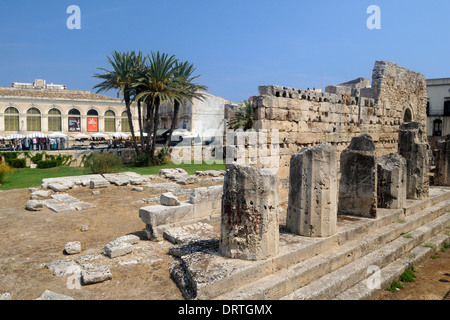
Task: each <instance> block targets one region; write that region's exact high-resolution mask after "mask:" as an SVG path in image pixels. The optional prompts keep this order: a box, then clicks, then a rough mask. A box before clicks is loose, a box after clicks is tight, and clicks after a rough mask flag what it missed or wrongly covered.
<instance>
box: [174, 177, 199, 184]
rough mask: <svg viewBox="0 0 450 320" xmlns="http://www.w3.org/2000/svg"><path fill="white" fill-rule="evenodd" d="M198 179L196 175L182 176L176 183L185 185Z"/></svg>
mask: <svg viewBox="0 0 450 320" xmlns="http://www.w3.org/2000/svg"><path fill="white" fill-rule="evenodd" d="M198 181H199V179H198V178H197V177H196V176H183V177H182V178H180V179H178V180H177V183H178V184H181V185H187V184H193V183H196V182H198Z"/></svg>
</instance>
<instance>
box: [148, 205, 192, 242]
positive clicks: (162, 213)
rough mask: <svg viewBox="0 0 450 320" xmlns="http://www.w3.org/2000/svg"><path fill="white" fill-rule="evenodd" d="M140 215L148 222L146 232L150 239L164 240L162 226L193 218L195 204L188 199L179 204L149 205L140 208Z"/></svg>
mask: <svg viewBox="0 0 450 320" xmlns="http://www.w3.org/2000/svg"><path fill="white" fill-rule="evenodd" d="M139 217H140V218H141V220H142V221H143V222H144V223H145V224H146V229H145V232H146V233H147V237H148V239H149V240H163V232H164V231H161V230H160V228H159V227H160V226H163V225H169V224H173V223H176V222H179V221H183V220H189V219H193V217H194V215H193V205H192V204H191V203H189V202H187V201H185V202H180V205H179V206H163V205H156V206H148V207H143V208H140V209H139Z"/></svg>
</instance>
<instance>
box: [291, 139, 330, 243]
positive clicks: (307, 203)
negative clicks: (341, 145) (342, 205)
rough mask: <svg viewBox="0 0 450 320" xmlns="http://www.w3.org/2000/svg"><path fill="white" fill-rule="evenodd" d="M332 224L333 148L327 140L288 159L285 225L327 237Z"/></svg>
mask: <svg viewBox="0 0 450 320" xmlns="http://www.w3.org/2000/svg"><path fill="white" fill-rule="evenodd" d="M336 223H337V155H336V149H335V148H334V147H333V146H332V145H330V144H328V143H323V144H320V145H318V146H316V147H309V148H305V149H302V150H301V151H300V152H298V153H296V154H294V155H293V156H292V158H291V162H290V175H289V201H288V210H287V218H286V227H287V229H288V230H289V231H291V232H293V233H295V234H298V235H301V236H307V237H329V236H332V235H334V234H335V233H336Z"/></svg>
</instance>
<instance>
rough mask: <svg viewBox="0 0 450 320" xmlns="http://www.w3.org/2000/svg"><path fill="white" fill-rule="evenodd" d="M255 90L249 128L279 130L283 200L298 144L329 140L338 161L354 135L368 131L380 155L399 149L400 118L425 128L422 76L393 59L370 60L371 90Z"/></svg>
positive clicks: (262, 88)
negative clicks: (417, 123) (291, 160)
mask: <svg viewBox="0 0 450 320" xmlns="http://www.w3.org/2000/svg"><path fill="white" fill-rule="evenodd" d="M259 94H260V95H259V96H256V97H253V104H254V109H253V110H254V112H253V118H254V120H255V126H254V129H255V130H256V131H259V130H268V131H270V130H271V129H276V130H278V131H279V149H278V152H279V164H278V165H279V168H278V171H277V176H278V178H279V192H280V199H284V200H285V199H287V194H288V189H289V164H290V159H291V156H292V154H294V153H296V152H298V151H300V150H301V149H302V148H305V147H311V146H315V145H318V144H320V143H322V142H328V143H330V144H331V145H333V146H334V147H335V148H336V151H337V155H338V156H337V157H338V159H339V157H340V153H341V152H342V151H343V150H344V149H346V148H347V147H348V145H349V144H350V142H351V139H352V138H353V137H356V136H358V135H361V134H363V133H369V134H370V135H371V136H372V138H373V140H374V142H375V146H376V154H377V156H381V155H385V154H388V153H392V152H397V151H398V132H399V126H400V125H402V124H403V123H404V122H405V120H407V121H408V120H409V121H415V122H420V123H421V124H422V125H423V126H424V128H426V102H427V92H426V82H425V77H424V76H423V75H422V74H419V73H417V72H413V71H410V70H408V69H406V68H403V67H400V66H398V65H396V64H394V63H392V62H387V61H377V62H376V63H375V67H374V69H373V76H372V87H370V88H362V89H361V88H360V89H355V88H351V87H344V86H333V87H328V88H327V90H326V92H316V91H307V90H301V89H294V88H287V87H281V86H261V87H259ZM405 114H406V119H405ZM409 114H410V115H409ZM408 117H410V119H409V118H408ZM268 143H270V141H268ZM263 162H264V161H262V159H259V161H258V163H257V164H256V166H258V167H266V168H270V167H268V166H267V165H264V164H262V163H263ZM338 168H339V163H338Z"/></svg>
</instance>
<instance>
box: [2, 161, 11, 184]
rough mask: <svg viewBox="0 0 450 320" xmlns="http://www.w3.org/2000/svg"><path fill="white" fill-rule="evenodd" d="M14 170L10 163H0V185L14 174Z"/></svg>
mask: <svg viewBox="0 0 450 320" xmlns="http://www.w3.org/2000/svg"><path fill="white" fill-rule="evenodd" d="M13 172H14V170H13V168H11V167H10V166H9V164H8V163H6V162H4V163H0V184H2V183H3V179H4V178H5V176H6V175H7V174H8V173H13Z"/></svg>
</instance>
